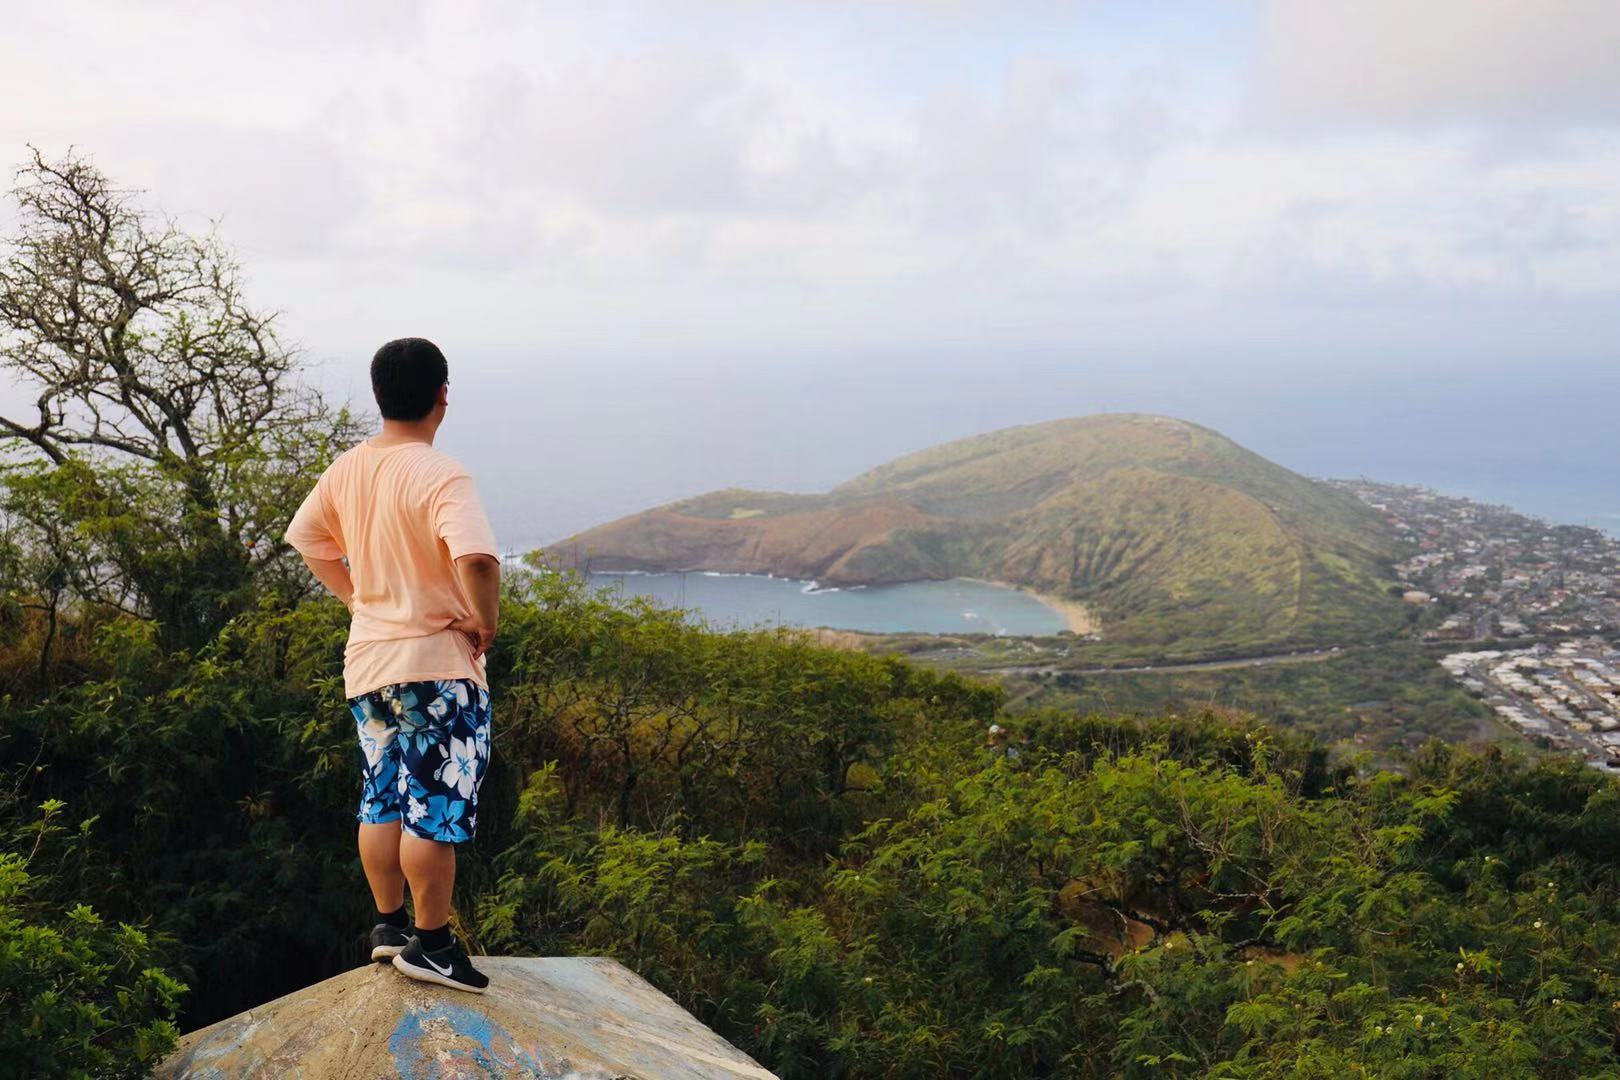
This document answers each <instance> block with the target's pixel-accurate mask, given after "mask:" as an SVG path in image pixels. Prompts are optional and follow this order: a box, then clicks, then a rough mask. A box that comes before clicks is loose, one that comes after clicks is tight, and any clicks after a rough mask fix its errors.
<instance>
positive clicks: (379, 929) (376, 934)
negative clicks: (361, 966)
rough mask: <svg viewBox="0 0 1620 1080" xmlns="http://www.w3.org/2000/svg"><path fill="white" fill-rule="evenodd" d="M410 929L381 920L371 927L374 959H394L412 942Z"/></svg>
mask: <svg viewBox="0 0 1620 1080" xmlns="http://www.w3.org/2000/svg"><path fill="white" fill-rule="evenodd" d="M411 940H412V939H411V935H410V933H409V931H407V930H405V929H403V928H401V927H398V926H390V925H388V924H387V923H385V922H380V923H378V924H377V925H376V926H373V927H372V928H371V958H372V960H392V959H393V958H394V957H396V956H398V955H399V953H400V950H401V949H403V948H405V946H407V945H409V944H410V943H411Z"/></svg>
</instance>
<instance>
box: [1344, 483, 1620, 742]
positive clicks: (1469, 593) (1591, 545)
mask: <svg viewBox="0 0 1620 1080" xmlns="http://www.w3.org/2000/svg"><path fill="white" fill-rule="evenodd" d="M1335 483H1336V484H1337V485H1338V486H1341V487H1344V488H1347V489H1348V490H1350V491H1352V492H1353V493H1354V494H1355V495H1357V496H1358V497H1359V498H1361V499H1362V500H1363V501H1364V502H1366V503H1367V504H1368V505H1370V506H1372V507H1373V508H1374V509H1376V510H1378V511H1379V512H1381V513H1383V514H1384V515H1385V516H1386V518H1387V519H1388V521H1389V523H1390V525H1391V526H1392V527H1393V528H1394V529H1395V531H1396V533H1397V535H1398V536H1400V537H1401V539H1402V540H1404V541H1406V542H1407V543H1408V544H1409V545H1410V548H1411V550H1412V551H1413V554H1411V555H1410V556H1409V557H1408V558H1406V559H1405V560H1404V561H1403V562H1401V563H1399V564H1397V565H1396V567H1395V572H1396V575H1397V577H1398V579H1399V581H1400V583H1401V588H1402V590H1403V592H1402V597H1403V599H1404V600H1405V601H1406V602H1407V603H1408V604H1410V605H1411V610H1412V621H1413V629H1414V633H1415V634H1416V635H1417V637H1418V638H1419V640H1421V641H1424V642H1428V643H1431V644H1436V645H1443V644H1446V643H1455V644H1456V646H1457V651H1455V652H1452V653H1450V654H1449V655H1446V656H1445V657H1444V658H1443V659H1441V661H1440V662H1441V665H1442V666H1443V667H1444V668H1445V669H1446V671H1447V672H1449V673H1450V674H1451V675H1452V677H1453V678H1455V679H1456V680H1457V681H1458V682H1460V683H1461V684H1462V685H1463V687H1465V688H1466V689H1467V690H1469V691H1470V692H1471V693H1473V694H1475V695H1477V696H1478V697H1480V698H1481V699H1483V700H1484V701H1485V702H1486V703H1487V704H1488V705H1489V706H1490V707H1491V708H1492V709H1493V710H1494V711H1495V712H1496V714H1497V716H1498V717H1500V718H1501V719H1502V721H1503V722H1505V723H1506V724H1508V725H1510V726H1511V727H1513V728H1514V729H1516V730H1517V731H1519V732H1520V733H1521V734H1523V735H1524V736H1525V737H1526V738H1528V739H1530V740H1532V741H1533V742H1535V743H1536V744H1537V745H1540V746H1543V747H1546V748H1549V749H1558V750H1568V751H1572V752H1576V753H1579V754H1581V755H1582V756H1583V757H1584V758H1585V760H1586V761H1587V762H1588V763H1589V764H1591V765H1592V766H1593V767H1594V768H1599V769H1603V770H1604V771H1608V772H1620V645H1617V644H1616V642H1617V641H1620V540H1617V539H1615V538H1613V537H1610V536H1607V535H1605V534H1604V533H1602V532H1600V531H1599V530H1597V529H1591V528H1585V527H1582V526H1574V525H1550V524H1548V523H1546V522H1544V521H1540V520H1538V519H1536V518H1532V517H1529V516H1526V515H1524V514H1521V513H1517V512H1515V511H1513V510H1511V509H1508V508H1507V507H1502V506H1491V505H1487V504H1483V503H1478V502H1474V501H1472V500H1469V499H1461V498H1455V497H1451V496H1446V495H1440V494H1437V493H1436V492H1433V491H1429V490H1427V489H1424V488H1417V487H1406V486H1400V485H1393V484H1379V483H1373V482H1370V481H1336V482H1335Z"/></svg>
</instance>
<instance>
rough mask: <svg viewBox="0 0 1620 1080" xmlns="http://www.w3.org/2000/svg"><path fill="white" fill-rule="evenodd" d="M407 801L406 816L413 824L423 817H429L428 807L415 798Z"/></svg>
mask: <svg viewBox="0 0 1620 1080" xmlns="http://www.w3.org/2000/svg"><path fill="white" fill-rule="evenodd" d="M406 803H407V805H406V807H405V816H406V818H408V819H409V820H410V823H411V824H412V825H415V824H416V823H417V822H418V821H421V820H422V819H423V818H425V817H427V807H425V806H423V805H422V804H421V803H419V802H417V801H416V800H415V799H407V800H406Z"/></svg>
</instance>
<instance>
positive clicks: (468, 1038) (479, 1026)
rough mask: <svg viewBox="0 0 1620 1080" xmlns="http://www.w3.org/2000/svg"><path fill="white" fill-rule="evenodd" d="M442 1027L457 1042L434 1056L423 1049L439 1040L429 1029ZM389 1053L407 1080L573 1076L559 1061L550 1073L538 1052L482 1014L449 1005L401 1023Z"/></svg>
mask: <svg viewBox="0 0 1620 1080" xmlns="http://www.w3.org/2000/svg"><path fill="white" fill-rule="evenodd" d="M439 1023H443V1024H444V1025H445V1026H446V1027H448V1028H449V1029H450V1030H451V1031H452V1032H454V1036H453V1037H452V1039H450V1040H449V1044H448V1045H447V1046H445V1047H444V1049H443V1050H438V1051H428V1050H426V1049H425V1048H424V1047H423V1040H424V1038H430V1039H431V1038H433V1036H432V1035H431V1034H429V1027H430V1026H433V1025H437V1024H439ZM388 1052H389V1053H390V1054H392V1055H393V1058H394V1065H395V1066H396V1067H397V1068H398V1069H399V1075H400V1076H401V1077H402V1078H403V1080H417V1078H418V1077H420V1078H421V1080H434V1078H437V1077H443V1076H455V1077H466V1076H476V1075H480V1074H482V1075H486V1076H492V1077H510V1076H531V1077H550V1076H561V1075H565V1074H566V1073H567V1072H569V1071H571V1070H570V1069H569V1066H568V1063H567V1062H565V1061H560V1060H559V1061H557V1062H555V1063H554V1064H553V1068H552V1071H549V1072H548V1071H547V1070H546V1066H545V1063H544V1062H542V1061H541V1060H540V1058H539V1057H538V1056H536V1055H535V1053H534V1052H533V1051H531V1050H529V1049H526V1048H524V1047H522V1046H520V1045H518V1042H517V1040H516V1039H514V1038H513V1037H512V1035H511V1033H510V1032H508V1031H507V1030H506V1028H504V1027H502V1026H501V1025H500V1024H498V1023H495V1022H494V1021H492V1020H491V1019H490V1018H489V1017H488V1016H485V1015H484V1014H483V1013H482V1012H479V1011H477V1010H475V1009H470V1008H468V1007H466V1006H465V1005H454V1004H450V1003H447V1002H445V1003H439V1004H435V1005H434V1006H433V1007H431V1008H428V1009H413V1010H411V1011H410V1012H407V1013H406V1014H405V1015H404V1016H402V1017H400V1020H399V1023H398V1024H397V1025H395V1027H394V1033H393V1035H391V1036H389V1039H388ZM446 1058H448V1060H446ZM469 1066H470V1067H471V1069H469V1068H468V1067H469Z"/></svg>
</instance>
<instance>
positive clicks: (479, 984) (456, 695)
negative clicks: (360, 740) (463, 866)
mask: <svg viewBox="0 0 1620 1080" xmlns="http://www.w3.org/2000/svg"><path fill="white" fill-rule="evenodd" d="M399 700H400V701H401V702H404V703H406V704H407V705H408V706H409V707H408V708H403V709H402V711H401V713H400V717H399V724H400V743H401V745H402V746H403V747H404V753H403V755H402V758H401V769H402V776H403V777H404V790H405V823H404V826H403V827H404V830H405V835H404V836H403V837H401V839H400V842H399V860H400V865H401V866H403V867H404V869H405V877H406V878H407V879H408V880H409V882H410V885H411V898H412V900H413V901H414V902H415V905H416V928H415V931H414V933H413V934H412V939H411V943H410V944H409V945H407V946H406V947H405V948H404V949H403V950H402V951H401V952H400V954H399V955H398V956H396V957H394V966H395V967H396V968H398V969H399V970H400V971H402V972H404V973H405V974H406V975H409V976H410V977H411V978H413V979H421V980H423V981H425V982H433V983H439V984H441V985H443V986H451V987H454V988H456V989H458V990H470V991H472V992H473V993H482V992H483V991H484V989H485V988H486V987H487V986H489V979H488V978H486V977H485V976H484V974H483V973H482V972H480V971H479V970H478V969H477V968H475V967H474V966H473V963H472V959H471V958H470V957H468V955H467V950H466V949H465V948H463V947H462V945H461V943H460V942H459V941H457V940H456V939H455V935H454V934H452V933H451V932H450V894H451V893H452V892H453V891H454V889H455V884H456V845H457V844H464V843H466V842H468V841H469V840H471V839H472V838H473V836H474V835H475V834H476V832H477V829H478V785H479V783H480V782H481V781H482V780H483V776H484V770H485V768H486V767H487V766H488V764H489V693H488V691H486V690H484V689H483V688H482V687H480V686H478V685H476V684H474V683H473V682H472V681H471V680H468V679H454V680H451V679H445V680H438V681H435V682H431V683H428V682H424V683H412V684H410V686H409V687H408V688H407V691H406V692H404V693H402V694H401V695H400V696H399Z"/></svg>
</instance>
